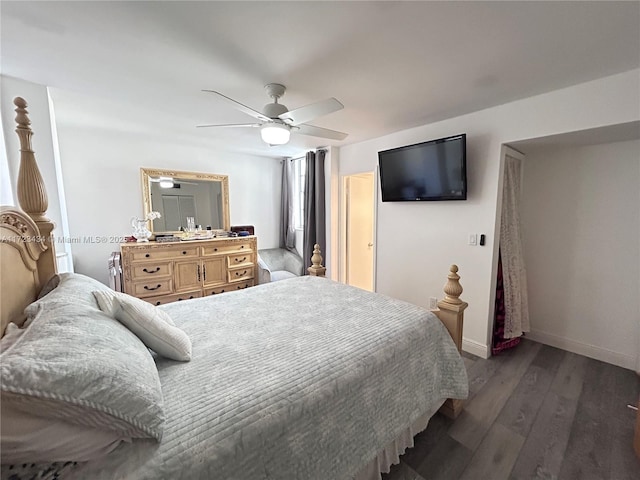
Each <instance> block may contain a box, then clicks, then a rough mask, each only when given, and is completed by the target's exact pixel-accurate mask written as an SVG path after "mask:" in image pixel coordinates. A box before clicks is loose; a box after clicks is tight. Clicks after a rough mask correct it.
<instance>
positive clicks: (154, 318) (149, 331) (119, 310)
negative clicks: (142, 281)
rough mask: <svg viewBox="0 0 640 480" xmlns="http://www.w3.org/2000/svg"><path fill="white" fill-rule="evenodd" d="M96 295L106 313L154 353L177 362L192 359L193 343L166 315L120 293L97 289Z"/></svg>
mask: <svg viewBox="0 0 640 480" xmlns="http://www.w3.org/2000/svg"><path fill="white" fill-rule="evenodd" d="M93 294H94V296H95V297H96V300H97V301H98V305H99V306H100V309H101V310H102V311H103V312H104V313H106V314H107V315H109V316H111V317H113V318H115V319H116V320H118V321H119V322H120V323H122V324H123V325H124V326H125V327H127V328H128V329H129V330H131V331H132V332H133V333H135V334H136V336H137V337H138V338H139V339H140V340H142V342H144V344H145V345H146V346H147V347H149V348H150V349H151V350H153V351H154V352H156V353H157V354H159V355H162V356H163V357H166V358H171V359H173V360H179V361H181V362H188V361H189V360H191V340H189V337H188V336H187V334H186V333H185V332H184V331H182V330H180V329H179V328H178V327H176V326H175V324H174V323H173V320H171V317H170V316H169V315H168V314H167V313H166V312H164V311H162V310H160V309H159V308H158V307H156V306H154V305H151V304H150V303H148V302H145V301H144V300H140V299H139V298H136V297H132V296H131V295H127V294H124V293H120V292H114V291H106V290H96V291H95V292H93Z"/></svg>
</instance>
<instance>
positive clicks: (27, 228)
mask: <svg viewBox="0 0 640 480" xmlns="http://www.w3.org/2000/svg"><path fill="white" fill-rule="evenodd" d="M13 103H14V104H15V106H16V107H17V108H16V114H17V115H16V123H17V124H18V126H17V128H16V133H17V134H18V137H19V138H20V170H19V172H18V182H17V187H18V188H17V192H16V193H17V196H18V203H19V204H20V207H21V210H20V209H18V208H16V207H14V206H2V207H0V313H1V318H0V328H1V329H0V333H1V334H2V335H4V331H5V328H6V326H7V324H8V323H9V322H14V323H17V324H19V325H21V324H22V322H24V314H23V312H24V309H25V308H26V307H27V305H29V304H30V303H31V302H33V301H34V300H35V299H36V297H37V295H38V293H39V292H40V290H41V288H42V286H43V285H44V284H45V283H46V282H47V281H48V280H49V279H50V278H51V277H52V276H53V275H55V273H56V271H57V268H56V254H55V246H54V243H53V236H52V231H53V228H54V224H53V222H51V221H50V220H49V219H48V218H47V217H46V216H45V213H46V211H47V207H48V199H47V191H46V189H45V186H44V182H43V180H42V175H41V174H40V170H39V169H38V165H37V163H36V159H35V155H34V152H33V149H32V147H31V137H32V136H33V132H32V131H31V126H30V125H31V121H30V120H29V116H28V112H27V110H26V107H27V102H26V101H25V100H24V99H23V98H20V97H16V98H15V99H14V101H13Z"/></svg>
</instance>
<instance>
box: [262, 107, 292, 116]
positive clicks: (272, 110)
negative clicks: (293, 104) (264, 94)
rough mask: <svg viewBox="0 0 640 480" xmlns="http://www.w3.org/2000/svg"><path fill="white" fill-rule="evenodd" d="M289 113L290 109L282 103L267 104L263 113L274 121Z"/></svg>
mask: <svg viewBox="0 0 640 480" xmlns="http://www.w3.org/2000/svg"><path fill="white" fill-rule="evenodd" d="M288 111H289V109H288V108H287V107H286V106H285V105H283V104H281V103H267V104H266V105H265V106H264V108H263V109H262V113H264V114H265V115H266V116H267V117H269V118H272V119H274V120H275V119H277V118H278V116H279V115H282V114H283V113H286V112H288Z"/></svg>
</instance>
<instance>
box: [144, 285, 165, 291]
mask: <svg viewBox="0 0 640 480" xmlns="http://www.w3.org/2000/svg"><path fill="white" fill-rule="evenodd" d="M161 286H162V285H160V284H158V286H157V287H150V286H148V285H145V286H144V289H145V290H157V289H159V288H160V287H161Z"/></svg>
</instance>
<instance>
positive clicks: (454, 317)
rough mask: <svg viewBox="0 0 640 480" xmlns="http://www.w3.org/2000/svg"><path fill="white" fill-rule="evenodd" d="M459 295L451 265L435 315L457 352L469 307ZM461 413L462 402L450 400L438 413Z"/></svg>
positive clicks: (451, 414)
mask: <svg viewBox="0 0 640 480" xmlns="http://www.w3.org/2000/svg"><path fill="white" fill-rule="evenodd" d="M460 294H462V285H460V276H459V275H458V266H457V265H451V267H450V268H449V275H447V283H446V284H445V286H444V298H443V299H442V300H440V301H439V302H438V308H439V310H438V311H436V312H435V314H436V315H437V316H438V318H439V319H440V321H441V322H442V323H443V324H444V326H445V327H447V330H448V331H449V334H450V335H451V338H453V342H454V343H455V344H456V347H457V348H458V351H459V352H461V351H462V325H463V320H464V310H465V309H466V308H467V307H468V306H469V304H468V303H466V302H463V301H462V300H460ZM461 411H462V400H458V399H452V398H449V399H447V401H446V402H444V405H442V407H441V408H440V413H442V414H444V415H446V416H447V417H450V418H456V417H457V416H458V415H460V412H461Z"/></svg>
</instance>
